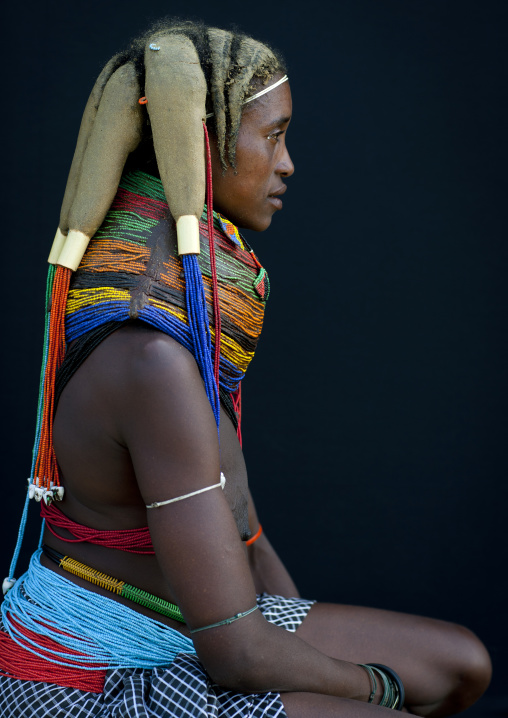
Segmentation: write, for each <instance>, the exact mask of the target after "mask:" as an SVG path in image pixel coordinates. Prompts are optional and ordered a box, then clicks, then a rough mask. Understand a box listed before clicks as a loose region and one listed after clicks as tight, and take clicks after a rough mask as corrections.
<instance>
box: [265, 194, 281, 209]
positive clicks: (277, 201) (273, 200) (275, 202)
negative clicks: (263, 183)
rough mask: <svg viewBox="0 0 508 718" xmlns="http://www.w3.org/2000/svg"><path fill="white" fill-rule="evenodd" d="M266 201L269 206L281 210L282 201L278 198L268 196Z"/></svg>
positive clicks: (271, 195)
mask: <svg viewBox="0 0 508 718" xmlns="http://www.w3.org/2000/svg"><path fill="white" fill-rule="evenodd" d="M268 201H269V202H270V204H271V205H273V206H274V207H275V209H282V200H281V198H280V197H276V196H275V195H273V194H269V195H268Z"/></svg>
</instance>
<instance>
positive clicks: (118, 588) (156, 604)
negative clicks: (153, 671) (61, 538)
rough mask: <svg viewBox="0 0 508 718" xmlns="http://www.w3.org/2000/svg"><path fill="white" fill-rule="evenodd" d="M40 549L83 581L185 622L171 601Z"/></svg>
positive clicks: (67, 558) (46, 548)
mask: <svg viewBox="0 0 508 718" xmlns="http://www.w3.org/2000/svg"><path fill="white" fill-rule="evenodd" d="M42 550H43V552H44V555H45V556H47V557H48V558H49V559H50V560H51V561H53V562H54V563H56V564H58V566H60V568H63V569H64V571H68V572H69V573H72V574H74V575H75V576H77V577H78V578H82V579H83V580H84V581H89V582H90V583H94V584H95V585H96V586H100V587H101V588H105V589H106V590H107V591H111V592H112V593H116V594H117V595H118V596H122V598H127V599H129V600H130V601H132V602H133V603H138V604H139V605H140V606H145V608H150V609H151V610H152V611H156V613H160V614H161V615H162V616H167V617H168V618H172V619H173V620H174V621H179V622H180V623H185V619H184V617H183V616H182V613H181V611H180V609H179V608H178V606H175V605H174V604H173V603H170V602H169V601H166V600H165V599H163V598H159V597H158V596H154V595H153V594H151V593H148V591H143V590H142V589H141V588H136V586H131V585H130V584H128V583H125V581H119V580H118V579H117V578H113V577H112V576H108V575H107V574H106V573H101V572H100V571H97V570H96V569H94V568H91V567H90V566H87V565H86V564H84V563H80V562H79V561H75V560H74V559H72V558H69V556H64V555H63V554H61V553H58V551H55V550H54V549H52V548H50V547H49V546H46V545H45V544H44V545H43V546H42Z"/></svg>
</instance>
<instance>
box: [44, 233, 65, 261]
mask: <svg viewBox="0 0 508 718" xmlns="http://www.w3.org/2000/svg"><path fill="white" fill-rule="evenodd" d="M66 237H67V235H66V234H64V233H63V232H62V230H61V229H60V227H58V229H57V230H56V234H55V239H54V240H53V244H52V245H51V251H50V253H49V257H48V262H49V263H50V264H56V263H57V262H58V257H59V256H60V252H61V251H62V248H63V246H64V244H65V239H66Z"/></svg>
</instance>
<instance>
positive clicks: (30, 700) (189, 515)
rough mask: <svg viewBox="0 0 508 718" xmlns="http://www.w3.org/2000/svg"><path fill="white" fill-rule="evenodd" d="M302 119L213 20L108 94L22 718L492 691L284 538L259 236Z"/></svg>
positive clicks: (376, 705)
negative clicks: (311, 577) (278, 542)
mask: <svg viewBox="0 0 508 718" xmlns="http://www.w3.org/2000/svg"><path fill="white" fill-rule="evenodd" d="M291 112H292V107H291V93H290V89H289V82H288V80H287V76H286V74H285V67H284V63H283V61H282V60H281V58H280V57H279V56H278V55H277V54H276V53H274V52H273V51H272V50H271V49H270V48H267V47H266V46H264V45H262V44H260V43H257V42H256V41H254V40H252V39H251V38H247V37H244V36H241V35H239V34H233V33H229V32H225V31H222V30H218V29H215V28H206V27H204V26H201V25H198V24H192V23H179V24H173V25H165V26H161V27H158V28H155V29H154V30H152V31H151V32H150V33H148V35H147V36H145V37H143V38H141V40H139V41H138V42H136V43H134V45H133V46H132V47H131V48H130V50H129V51H128V52H127V53H125V54H122V55H120V56H116V57H115V58H113V59H112V60H111V61H110V63H108V65H107V66H106V68H105V69H104V71H103V73H102V74H101V76H100V78H99V80H98V82H97V84H96V86H95V88H94V90H93V92H92V95H91V98H90V101H89V104H88V106H87V110H86V111H85V116H84V119H83V123H82V128H81V131H80V137H79V139H78V145H77V149H76V155H75V158H74V161H73V165H72V168H71V173H70V177H69V182H68V185H67V190H66V195H65V198H64V203H63V207H62V215H61V219H60V227H59V231H58V233H57V237H56V241H55V245H54V247H53V250H52V253H51V255H50V261H51V262H52V263H54V264H56V265H58V269H57V270H56V271H55V273H54V276H53V273H51V274H50V282H51V289H52V298H51V312H50V319H49V325H48V327H49V328H48V342H47V353H46V355H47V360H46V364H45V381H44V394H43V399H42V402H41V415H40V422H39V424H40V432H39V435H38V439H37V442H36V448H37V450H38V452H37V458H36V460H35V462H34V470H33V480H32V483H31V485H30V487H29V496H34V497H35V498H38V499H39V500H40V499H41V498H42V499H43V502H42V504H41V506H42V514H43V516H44V517H45V519H46V528H45V532H44V537H43V544H44V545H43V547H42V550H41V551H39V552H37V553H36V554H35V555H34V557H33V559H32V563H31V566H30V570H29V572H28V573H27V574H26V575H25V576H23V577H22V579H20V580H19V581H16V582H14V579H13V578H12V575H13V571H12V570H11V576H10V577H9V579H7V580H6V582H4V588H5V589H6V590H7V591H8V592H7V598H6V601H5V602H4V605H3V612H2V616H3V630H2V633H1V634H0V639H1V640H0V666H1V669H2V673H3V675H2V677H1V679H0V680H1V684H2V698H1V699H0V707H1V709H2V715H5V716H22V715H27V714H28V713H30V715H34V716H52V718H56V717H57V716H61V717H62V718H63V716H71V715H72V716H73V717H77V716H78V717H80V716H106V715H114V716H132V715H136V716H147V717H148V716H160V717H161V718H162V717H163V716H200V715H203V716H233V715H235V716H253V717H256V718H257V717H260V716H274V717H275V716H284V715H287V716H289V718H299V717H300V716H305V717H306V718H312V717H313V716H316V717H317V716H319V718H323V717H325V718H326V717H328V716H330V717H331V716H348V717H349V716H365V717H366V718H367V717H368V716H375V715H379V716H382V715H388V711H389V710H390V709H397V710H403V711H404V712H407V713H412V714H415V715H421V716H446V715H451V714H453V713H456V712H458V711H460V710H463V709H464V708H466V707H467V706H468V705H470V704H471V703H472V702H473V701H474V700H476V699H477V698H478V697H479V696H480V695H481V693H482V692H483V691H484V690H485V688H486V687H487V685H488V682H489V679H490V662H489V658H488V655H487V653H486V651H485V649H484V647H483V646H482V644H481V643H480V642H479V640H478V639H477V638H476V637H475V636H474V635H472V634H471V633H470V632H469V631H467V630H466V629H464V628H461V627H459V626H454V625H450V624H446V623H442V622H439V621H434V620H430V619H423V618H419V617H414V616H407V615H402V614H395V613H390V612H386V611H379V610H375V609H365V608H355V607H350V606H336V605H326V604H316V603H313V602H312V601H306V600H303V599H300V598H299V597H298V592H297V589H296V587H295V585H294V583H293V582H292V580H291V578H290V576H289V575H288V574H287V572H286V570H285V569H284V567H283V565H282V564H281V562H280V560H279V559H278V557H277V555H276V553H275V552H274V550H273V549H272V547H271V546H270V544H269V542H268V539H267V538H266V536H265V534H263V533H262V529H261V526H260V524H259V521H258V518H257V515H256V510H255V507H254V504H253V502H252V497H251V496H250V493H249V491H248V485H247V473H246V469H245V464H244V461H243V457H242V452H241V445H240V441H239V438H238V437H239V427H238V415H239V390H238V385H239V381H240V380H241V378H242V377H243V375H244V373H245V370H246V367H247V365H248V363H249V361H250V359H251V358H252V355H253V352H254V349H255V346H256V342H257V339H258V337H259V332H260V330H261V323H262V315H263V310H264V304H265V302H266V300H267V299H268V293H269V283H268V279H267V276H266V272H265V270H264V268H263V267H262V265H261V263H260V262H259V260H258V259H257V257H256V255H255V254H254V253H253V251H252V250H251V249H250V248H249V247H248V245H247V244H246V243H245V241H244V240H243V239H242V237H241V236H240V235H239V234H238V232H237V230H236V227H235V225H238V226H240V227H245V228H248V229H252V230H256V231H262V230H264V229H267V228H268V226H269V225H270V223H271V220H272V217H273V215H274V213H275V212H276V211H277V210H280V209H281V208H282V200H281V196H282V195H283V193H284V192H285V190H286V179H287V178H288V177H290V176H291V175H292V173H293V165H292V162H291V159H290V156H289V154H288V151H287V148H286V143H285V137H286V131H287V128H288V125H289V122H290V119H291ZM203 118H204V119H205V120H206V126H207V128H208V132H209V133H210V148H209V149H210V159H209V163H205V162H204V161H203V157H204V156H205V155H206V150H207V139H206V138H207V131H206V130H204V129H203V126H202V120H203ZM154 150H155V154H154ZM205 164H207V166H205ZM207 170H209V171H208V188H207V195H206V199H207V204H208V206H207V207H206V210H205V211H204V212H203V217H202V218H201V214H202V211H203V205H204V199H205V196H204V195H205V193H204V184H205V181H204V180H205V176H206V174H207ZM210 174H211V178H210V176H209V175H210ZM159 177H160V179H159ZM212 187H213V209H214V210H216V214H215V215H213V214H212V212H211V207H210V205H211V201H212ZM117 188H118V190H117ZM166 200H167V203H166ZM168 205H169V210H170V211H168ZM200 218H201V219H202V221H201V222H200V223H198V220H199V219H200ZM198 229H199V235H200V236H198ZM210 237H213V241H210ZM90 238H92V241H90V243H89V244H88V242H89V240H90ZM85 250H86V251H85ZM52 272H53V270H52ZM71 272H74V274H73V275H72V278H71ZM69 281H70V287H69V286H68V283H69ZM64 309H65V333H66V339H67V344H68V345H67V351H66V353H65V358H64V352H63V324H62V322H63V311H64ZM215 349H217V351H215ZM62 359H63V362H62ZM57 369H58V372H57V374H56V379H55V372H56V370H57ZM55 406H56V412H54V411H53V409H54V407H55ZM53 413H54V419H53ZM53 449H54V454H53ZM56 462H58V466H57V464H56ZM60 502H61V503H60ZM67 557H68V558H67ZM256 593H257V594H258V597H256Z"/></svg>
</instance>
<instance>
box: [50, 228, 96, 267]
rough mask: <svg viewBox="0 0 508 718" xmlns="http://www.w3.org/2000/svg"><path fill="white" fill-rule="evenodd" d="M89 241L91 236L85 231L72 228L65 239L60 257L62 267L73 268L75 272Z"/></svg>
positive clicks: (59, 261)
mask: <svg viewBox="0 0 508 718" xmlns="http://www.w3.org/2000/svg"><path fill="white" fill-rule="evenodd" d="M89 241H90V237H89V236H88V235H86V234H85V233H84V232H78V231H77V230H76V229H70V230H69V232H68V234H67V237H66V239H65V244H64V246H63V249H62V251H61V252H60V255H59V257H58V264H59V265H60V266H61V267H67V269H71V270H72V271H73V272H75V271H76V269H77V268H78V267H79V263H80V262H81V260H82V259H83V255H84V253H85V252H86V248H87V247H88V243H89Z"/></svg>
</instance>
